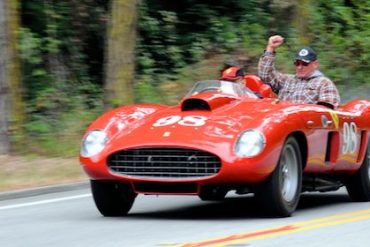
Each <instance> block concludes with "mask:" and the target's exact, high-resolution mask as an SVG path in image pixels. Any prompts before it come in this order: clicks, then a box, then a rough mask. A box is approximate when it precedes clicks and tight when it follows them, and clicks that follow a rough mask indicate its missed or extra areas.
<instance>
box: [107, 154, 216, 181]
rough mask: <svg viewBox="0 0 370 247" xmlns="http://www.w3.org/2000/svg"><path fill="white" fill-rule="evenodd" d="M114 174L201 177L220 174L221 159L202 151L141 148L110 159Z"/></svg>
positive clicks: (109, 165) (112, 156) (111, 156)
mask: <svg viewBox="0 0 370 247" xmlns="http://www.w3.org/2000/svg"><path fill="white" fill-rule="evenodd" d="M107 164H108V167H109V168H110V170H111V171H113V172H115V173H119V174H122V175H128V176H133V177H155V178H199V177H207V176H212V175H214V174H216V173H218V172H219V171H220V168H221V160H220V158H219V157H217V156H215V155H213V154H211V153H208V152H204V151H200V150H194V149H182V148H158V147H157V148H139V149H129V150H123V151H120V152H117V153H114V154H112V155H110V156H109V157H108V160H107Z"/></svg>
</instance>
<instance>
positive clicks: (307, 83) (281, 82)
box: [258, 35, 340, 108]
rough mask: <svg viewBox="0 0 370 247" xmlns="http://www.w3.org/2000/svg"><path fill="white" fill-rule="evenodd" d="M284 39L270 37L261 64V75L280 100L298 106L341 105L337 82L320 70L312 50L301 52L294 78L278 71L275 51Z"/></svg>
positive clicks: (259, 70) (276, 36) (296, 63)
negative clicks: (298, 104) (299, 104)
mask: <svg viewBox="0 0 370 247" xmlns="http://www.w3.org/2000/svg"><path fill="white" fill-rule="evenodd" d="M283 42H284V38H283V37H281V36H279V35H275V36H271V37H270V38H269V40H268V44H267V47H266V50H265V53H264V54H263V55H262V57H261V58H260V60H259V63H258V75H259V76H260V78H261V79H262V80H263V81H264V82H265V83H266V84H268V85H270V86H271V87H272V89H273V90H274V91H275V92H276V93H278V97H279V99H280V100H286V101H292V102H296V103H312V104H322V105H325V106H328V107H331V108H337V107H338V105H339V102H340V97H339V93H338V90H337V88H336V86H335V85H334V83H333V82H332V81H331V80H330V79H329V78H327V77H325V76H324V75H323V74H322V73H321V72H320V71H319V70H318V67H319V62H318V61H317V54H316V53H315V51H314V50H313V49H312V48H310V47H304V48H302V49H300V50H299V51H298V53H297V55H296V57H295V62H294V65H295V75H293V74H283V73H280V72H278V71H277V70H275V66H274V61H275V49H276V48H278V47H279V46H280V45H282V44H283Z"/></svg>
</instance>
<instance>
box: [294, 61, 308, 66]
mask: <svg viewBox="0 0 370 247" xmlns="http://www.w3.org/2000/svg"><path fill="white" fill-rule="evenodd" d="M309 64H310V63H306V62H303V61H299V60H296V61H295V62H294V65H295V66H299V65H302V66H305V67H306V66H308V65H309Z"/></svg>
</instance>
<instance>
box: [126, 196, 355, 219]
mask: <svg viewBox="0 0 370 247" xmlns="http://www.w3.org/2000/svg"><path fill="white" fill-rule="evenodd" d="M347 203H351V200H350V199H349V197H348V195H347V194H346V193H342V194H338V193H336V194H330V193H322V194H321V193H313V194H303V195H302V196H301V200H300V203H299V205H298V208H297V212H299V211H301V210H310V209H315V208H323V209H324V208H326V207H329V206H331V205H338V204H347ZM134 207H135V205H134ZM128 217H133V218H146V219H150V218H153V219H172V220H179V219H180V220H197V219H198V220H199V219H207V220H212V219H214V220H220V219H225V220H227V219H246V218H251V219H256V218H271V216H266V215H264V214H263V212H262V210H260V208H259V206H258V204H257V201H256V200H255V198H254V197H253V196H250V195H248V196H238V197H227V198H226V199H225V200H224V201H219V202H211V201H201V200H199V202H196V203H191V204H189V203H188V204H186V205H183V206H178V205H174V207H173V208H172V207H170V205H167V206H166V208H165V209H159V210H158V207H154V208H153V211H147V212H137V213H135V212H132V213H129V215H128Z"/></svg>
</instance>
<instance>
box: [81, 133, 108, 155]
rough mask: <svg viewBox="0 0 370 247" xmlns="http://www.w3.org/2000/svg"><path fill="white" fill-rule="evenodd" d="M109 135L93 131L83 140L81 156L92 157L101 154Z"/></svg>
mask: <svg viewBox="0 0 370 247" xmlns="http://www.w3.org/2000/svg"><path fill="white" fill-rule="evenodd" d="M107 140H108V138H107V134H106V133H105V132H104V131H103V130H93V131H91V132H90V133H89V134H87V135H86V137H85V138H84V139H83V140H82V145H81V155H82V156H84V157H91V156H94V155H96V154H98V153H100V152H101V151H102V150H103V149H104V147H105V144H106V143H107Z"/></svg>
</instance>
